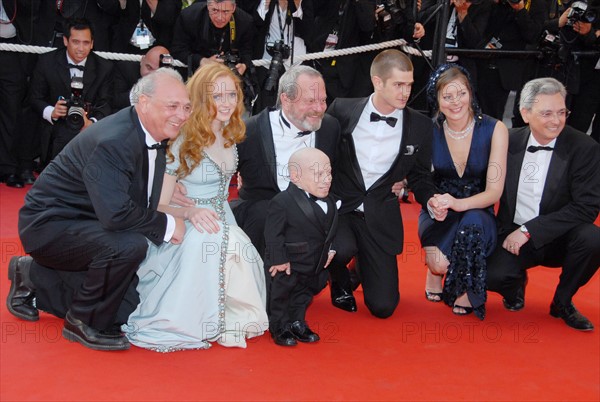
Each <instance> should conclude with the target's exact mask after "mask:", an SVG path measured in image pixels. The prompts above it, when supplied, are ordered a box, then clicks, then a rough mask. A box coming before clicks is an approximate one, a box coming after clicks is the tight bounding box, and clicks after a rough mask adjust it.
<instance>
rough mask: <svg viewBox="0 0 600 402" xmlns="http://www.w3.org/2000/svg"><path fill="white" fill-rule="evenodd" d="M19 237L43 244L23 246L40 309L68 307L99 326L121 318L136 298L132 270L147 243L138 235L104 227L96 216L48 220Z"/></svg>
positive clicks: (62, 310) (61, 314) (58, 311)
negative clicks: (81, 219) (30, 264)
mask: <svg viewBox="0 0 600 402" xmlns="http://www.w3.org/2000/svg"><path fill="white" fill-rule="evenodd" d="M22 236H23V237H27V244H28V245H31V244H43V246H41V247H37V248H36V247H34V248H33V249H28V248H31V247H27V246H26V251H27V252H29V254H31V256H32V257H33V259H34V261H35V263H34V264H33V265H32V268H31V272H30V276H31V280H32V282H33V283H34V285H35V287H36V302H37V307H38V308H39V309H40V310H43V311H47V312H49V313H51V314H54V315H56V316H58V317H64V316H65V314H66V313H67V311H69V310H70V311H71V314H72V315H73V316H74V317H75V318H78V319H80V320H82V321H83V322H84V323H86V324H87V325H89V326H90V327H92V328H96V329H100V330H102V329H108V328H110V327H112V326H113V325H114V324H119V323H123V322H126V320H127V317H128V315H129V313H131V312H132V311H133V310H134V309H135V307H136V306H137V303H138V301H139V299H138V295H137V292H136V291H135V286H136V284H137V276H136V271H137V268H138V266H139V264H140V263H141V262H142V261H143V260H144V258H145V257H146V250H147V248H148V243H147V240H146V238H145V237H144V236H143V235H141V234H139V233H134V232H108V231H106V230H105V229H103V228H102V227H101V225H100V222H98V221H69V222H65V221H50V222H47V223H45V224H44V228H43V230H42V231H39V232H35V233H27V232H26V233H23V234H22ZM36 236H39V239H36V238H35V237H36ZM126 294H127V297H126ZM124 300H125V301H124Z"/></svg>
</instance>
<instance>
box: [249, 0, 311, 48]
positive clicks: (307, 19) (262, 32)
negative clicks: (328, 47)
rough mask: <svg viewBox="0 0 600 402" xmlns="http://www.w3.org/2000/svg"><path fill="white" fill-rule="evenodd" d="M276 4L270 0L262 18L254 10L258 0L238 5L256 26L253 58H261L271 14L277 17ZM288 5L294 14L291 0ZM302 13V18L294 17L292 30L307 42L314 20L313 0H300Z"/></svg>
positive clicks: (294, 10) (270, 40)
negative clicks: (265, 13)
mask: <svg viewBox="0 0 600 402" xmlns="http://www.w3.org/2000/svg"><path fill="white" fill-rule="evenodd" d="M276 4H277V2H276V1H272V2H271V3H270V4H269V11H267V15H265V19H264V20H263V19H262V18H260V16H259V15H258V12H257V11H256V10H257V8H258V6H259V5H260V0H251V1H247V2H245V3H243V4H240V7H242V8H243V9H244V11H246V12H247V13H248V14H250V15H251V16H252V18H253V20H254V25H255V26H256V37H255V40H254V55H253V58H255V59H262V57H263V52H264V50H265V42H266V40H267V36H268V34H269V28H270V26H271V19H272V18H273V16H275V18H277V11H275V5H276ZM288 7H289V10H290V13H291V14H294V13H295V12H296V11H297V10H298V9H297V7H296V4H295V3H294V1H293V0H289V1H288ZM302 14H303V15H302V19H300V18H294V25H293V26H294V28H293V32H294V36H297V37H298V38H302V39H304V42H305V44H308V43H310V41H311V39H312V33H313V30H312V29H311V28H313V26H314V22H315V13H314V6H313V0H302ZM282 17H283V16H282ZM286 32H287V31H286ZM278 40H281V37H277V38H269V40H268V41H269V42H277V41H278Z"/></svg>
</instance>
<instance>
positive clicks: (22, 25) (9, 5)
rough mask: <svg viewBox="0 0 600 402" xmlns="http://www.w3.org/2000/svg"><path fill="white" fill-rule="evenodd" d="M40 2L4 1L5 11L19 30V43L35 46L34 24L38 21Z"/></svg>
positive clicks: (24, 0) (33, 0)
mask: <svg viewBox="0 0 600 402" xmlns="http://www.w3.org/2000/svg"><path fill="white" fill-rule="evenodd" d="M39 3H40V0H2V5H3V6H4V11H5V12H6V15H7V16H8V19H9V20H10V19H11V18H12V17H13V15H14V16H15V19H14V20H13V21H12V24H13V25H14V26H15V28H16V30H17V38H18V43H22V44H25V45H34V44H35V43H33V33H34V32H33V31H34V30H33V26H34V25H33V24H34V21H36V20H37V14H38V12H39Z"/></svg>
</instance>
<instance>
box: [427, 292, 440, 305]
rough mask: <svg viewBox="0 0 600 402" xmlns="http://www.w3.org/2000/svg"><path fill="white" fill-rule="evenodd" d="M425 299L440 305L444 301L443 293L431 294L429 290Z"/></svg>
mask: <svg viewBox="0 0 600 402" xmlns="http://www.w3.org/2000/svg"><path fill="white" fill-rule="evenodd" d="M436 297H437V299H436ZM425 298H426V299H427V300H428V301H430V302H433V303H439V302H441V301H442V292H429V291H428V290H426V291H425Z"/></svg>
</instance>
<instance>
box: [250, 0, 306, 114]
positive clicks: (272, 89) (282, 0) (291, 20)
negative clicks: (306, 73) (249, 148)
mask: <svg viewBox="0 0 600 402" xmlns="http://www.w3.org/2000/svg"><path fill="white" fill-rule="evenodd" d="M313 1H314V0H253V1H248V2H246V3H245V4H246V6H245V7H244V8H245V10H246V11H247V12H248V13H249V14H251V15H252V17H253V18H254V24H255V26H256V30H257V35H256V40H255V46H254V58H255V59H265V60H271V64H270V65H269V66H267V67H257V68H256V79H257V81H258V85H259V87H260V92H259V96H258V99H257V101H256V103H255V105H254V113H255V114H256V113H259V112H260V111H261V110H263V109H264V108H266V107H272V106H275V101H276V100H277V83H278V81H279V77H280V76H281V75H282V74H283V73H284V72H285V70H286V67H289V66H290V62H291V61H292V60H295V58H296V56H299V55H303V54H306V44H305V41H306V42H307V41H308V40H309V38H310V33H311V31H310V29H311V27H312V25H313V24H314V10H313ZM284 65H285V67H284Z"/></svg>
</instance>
